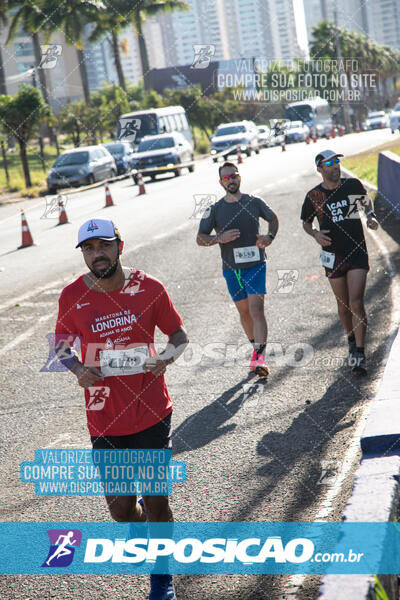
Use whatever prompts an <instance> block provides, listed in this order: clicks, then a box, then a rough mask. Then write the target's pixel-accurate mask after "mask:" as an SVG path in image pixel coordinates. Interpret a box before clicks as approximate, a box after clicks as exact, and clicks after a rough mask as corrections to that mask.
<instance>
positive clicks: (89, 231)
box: [75, 219, 121, 248]
mask: <svg viewBox="0 0 400 600" xmlns="http://www.w3.org/2000/svg"><path fill="white" fill-rule="evenodd" d="M94 239H99V240H117V239H119V240H120V239H121V234H120V233H119V231H118V229H117V228H116V226H115V225H114V223H113V222H112V221H108V220H106V219H90V220H89V221H86V222H85V223H84V224H83V225H81V226H80V227H79V231H78V243H77V245H76V246H75V248H79V246H80V245H81V244H82V243H83V242H86V240H94Z"/></svg>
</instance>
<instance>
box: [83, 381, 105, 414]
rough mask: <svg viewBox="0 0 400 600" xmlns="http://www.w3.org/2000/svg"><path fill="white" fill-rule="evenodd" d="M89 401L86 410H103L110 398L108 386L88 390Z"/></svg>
mask: <svg viewBox="0 0 400 600" xmlns="http://www.w3.org/2000/svg"><path fill="white" fill-rule="evenodd" d="M88 392H89V400H88V403H87V406H86V410H102V409H103V408H104V405H105V403H106V400H107V398H108V397H109V396H110V388H109V387H107V386H103V387H100V386H98V385H95V386H93V387H90V388H88Z"/></svg>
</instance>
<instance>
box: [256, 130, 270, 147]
mask: <svg viewBox="0 0 400 600" xmlns="http://www.w3.org/2000/svg"><path fill="white" fill-rule="evenodd" d="M257 131H258V145H259V146H260V148H268V146H271V145H272V133H271V130H270V128H269V127H268V125H259V126H258V127H257Z"/></svg>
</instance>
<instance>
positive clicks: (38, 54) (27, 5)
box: [6, 0, 50, 104]
mask: <svg viewBox="0 0 400 600" xmlns="http://www.w3.org/2000/svg"><path fill="white" fill-rule="evenodd" d="M8 8H9V9H13V8H14V9H16V12H15V14H14V15H13V17H12V19H11V23H10V27H9V30H8V36H7V41H6V44H7V45H8V44H10V43H11V42H12V40H13V39H14V38H15V37H16V36H17V35H18V30H19V29H20V28H22V29H23V30H24V31H25V32H26V33H28V34H29V35H30V36H31V39H32V45H33V52H34V56H35V67H36V71H37V73H38V76H39V82H40V88H41V91H42V94H43V98H44V101H45V102H46V104H50V101H49V92H48V89H47V81H46V75H45V71H44V69H41V68H40V62H41V59H42V51H41V48H40V39H39V33H38V32H39V30H40V27H41V25H42V24H43V22H44V20H45V15H44V14H43V13H42V11H41V10H40V9H39V7H38V6H36V5H35V4H33V3H32V2H30V0H8Z"/></svg>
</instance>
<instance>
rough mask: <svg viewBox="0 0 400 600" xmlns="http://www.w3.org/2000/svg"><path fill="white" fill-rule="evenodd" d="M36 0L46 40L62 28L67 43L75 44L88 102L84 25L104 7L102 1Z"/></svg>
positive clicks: (96, 17) (84, 93)
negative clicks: (59, 0)
mask: <svg viewBox="0 0 400 600" xmlns="http://www.w3.org/2000/svg"><path fill="white" fill-rule="evenodd" d="M27 1H28V2H29V0H27ZM38 2H39V4H40V10H41V13H42V15H44V16H45V19H44V21H43V23H42V30H43V31H44V32H45V34H46V40H47V41H49V40H50V38H51V36H52V34H53V33H54V32H55V31H57V30H62V31H63V33H64V35H65V39H66V41H67V44H69V45H74V46H75V48H76V53H77V57H78V64H79V72H80V76H81V80H82V89H83V95H84V97H85V101H86V104H90V91H89V82H88V76H87V70H86V61H85V55H84V52H83V43H84V34H85V26H86V25H87V24H88V23H95V22H96V20H97V19H98V15H99V10H102V9H104V5H103V3H102V2H101V0H67V2H58V3H57V5H56V6H55V2H54V0H38ZM46 15H48V17H47V16H46Z"/></svg>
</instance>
